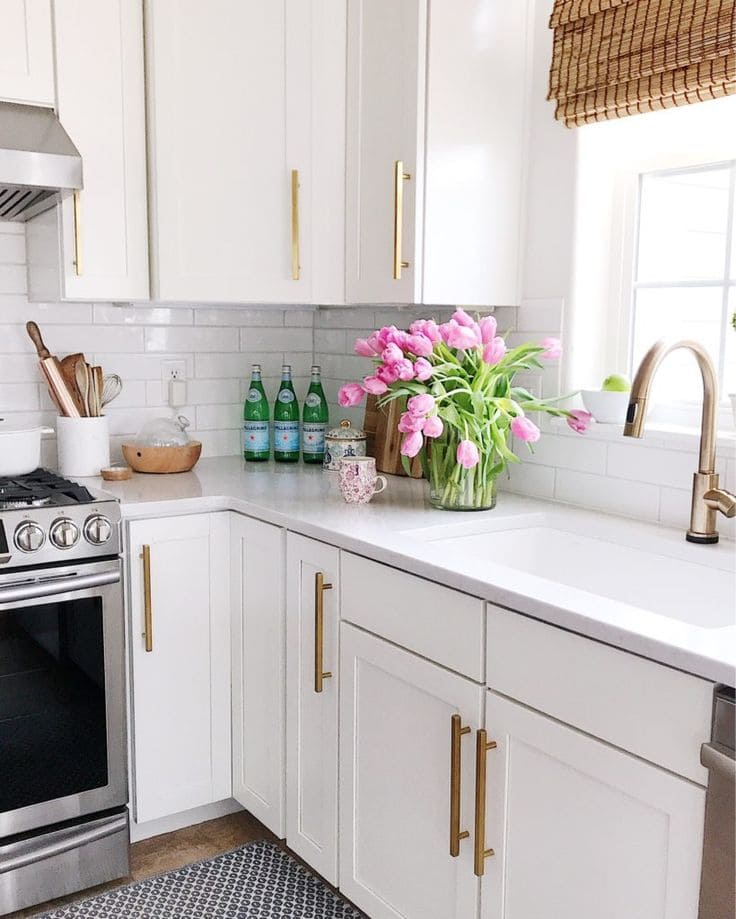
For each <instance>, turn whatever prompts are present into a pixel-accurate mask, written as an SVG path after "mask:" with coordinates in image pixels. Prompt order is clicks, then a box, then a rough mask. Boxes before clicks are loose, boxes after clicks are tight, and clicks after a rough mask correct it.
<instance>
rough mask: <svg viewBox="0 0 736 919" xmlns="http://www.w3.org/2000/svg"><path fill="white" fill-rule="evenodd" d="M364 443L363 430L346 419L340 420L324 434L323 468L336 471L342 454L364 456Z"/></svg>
mask: <svg viewBox="0 0 736 919" xmlns="http://www.w3.org/2000/svg"><path fill="white" fill-rule="evenodd" d="M365 445H366V436H365V431H361V430H360V428H354V427H353V426H352V424H351V423H350V422H349V421H347V420H344V421H341V422H340V426H339V427H337V428H332V429H331V430H330V431H328V432H327V434H326V435H325V461H324V468H325V469H332V470H334V471H336V470H338V469H339V468H340V460H341V459H342V458H343V457H344V456H365Z"/></svg>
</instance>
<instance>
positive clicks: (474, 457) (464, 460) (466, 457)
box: [457, 440, 480, 469]
mask: <svg viewBox="0 0 736 919" xmlns="http://www.w3.org/2000/svg"><path fill="white" fill-rule="evenodd" d="M457 461H458V463H460V465H461V466H463V467H464V468H465V469H472V468H473V466H477V465H478V463H479V462H480V454H479V453H478V448H477V447H476V446H475V444H474V443H473V441H472V440H461V441H460V443H459V444H458V445H457Z"/></svg>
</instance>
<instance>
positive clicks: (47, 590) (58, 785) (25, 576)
mask: <svg viewBox="0 0 736 919" xmlns="http://www.w3.org/2000/svg"><path fill="white" fill-rule="evenodd" d="M126 757H127V754H126V745H125V688H124V621H123V598H122V581H121V562H120V509H119V506H118V503H117V502H116V501H115V500H114V499H112V498H110V497H107V496H105V495H102V494H100V493H95V492H92V491H89V490H88V489H87V488H84V487H82V486H80V485H78V484H76V483H73V482H69V481H66V480H64V479H61V478H59V477H58V476H56V475H54V474H53V473H50V472H46V471H45V470H37V471H36V472H34V473H30V474H29V475H25V476H19V477H18V478H15V479H2V478H0V915H4V914H5V913H8V912H12V911H13V910H17V909H22V908H24V907H27V906H31V905H33V904H34V903H40V902H43V901H45V900H50V899H52V898H54V897H59V896H63V895H65V894H68V893H72V892H74V891H76V890H81V889H83V888H85V887H90V886H92V885H94V884H100V883H102V882H104V881H107V880H112V879H113V878H117V877H122V876H124V875H126V874H127V873H128V815H127V781H126Z"/></svg>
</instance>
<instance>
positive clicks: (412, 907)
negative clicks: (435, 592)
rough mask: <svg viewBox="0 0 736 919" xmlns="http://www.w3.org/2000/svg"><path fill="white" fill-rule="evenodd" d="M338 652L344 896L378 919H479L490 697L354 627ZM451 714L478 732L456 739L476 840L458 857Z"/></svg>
mask: <svg viewBox="0 0 736 919" xmlns="http://www.w3.org/2000/svg"><path fill="white" fill-rule="evenodd" d="M344 589H346V590H347V589H349V586H348V585H345V586H344ZM340 642H341V649H340V674H341V678H340V679H341V686H340V889H341V891H342V892H343V893H344V894H345V896H346V897H349V898H350V899H351V900H352V901H353V902H354V903H355V904H356V905H357V906H358V907H360V908H361V909H363V910H365V912H366V913H367V914H368V915H369V916H370V917H371V919H398V917H402V919H471V917H474V916H476V915H477V909H478V881H477V878H476V877H475V876H474V874H473V856H472V828H473V787H474V773H473V768H474V767H473V763H474V753H473V751H474V737H475V731H476V729H477V728H479V727H480V725H481V724H482V720H481V715H482V704H483V695H484V691H485V690H484V689H483V687H481V686H479V685H478V684H477V683H473V682H472V681H471V680H468V679H465V678H464V677H461V676H458V675H457V674H455V673H451V672H450V671H448V670H445V669H444V668H443V667H440V666H438V665H437V664H432V663H430V662H429V661H426V660H423V659H422V658H419V657H417V656H416V655H414V654H411V653H409V652H407V651H403V650H401V649H399V648H397V647H396V646H395V645H392V644H390V643H389V642H387V641H384V640H383V639H380V638H376V637H374V636H372V635H369V634H367V633H365V632H363V631H361V630H359V629H356V628H354V627H353V626H350V625H347V624H345V623H343V624H342V625H341V637H340ZM454 715H459V716H460V719H461V726H462V727H463V728H465V727H468V728H470V730H469V731H467V732H465V733H464V734H460V735H459V736H457V737H456V739H455V744H456V747H457V748H458V750H459V755H456V757H455V764H456V766H457V765H458V764H459V769H458V770H457V771H456V781H457V782H459V789H460V795H459V810H458V814H459V822H458V824H457V827H458V829H459V830H460V831H461V832H464V831H469V832H470V837H467V838H463V839H462V840H461V841H460V843H459V855H458V856H457V857H452V856H451V855H450V834H451V806H450V798H451V789H452V787H453V782H452V775H451V773H452V769H453V766H452V756H451V752H452V746H453V740H452V736H451V735H452V730H451V729H452V718H453V716H454ZM456 787H457V786H456ZM525 919H531V914H529V916H527V917H525ZM570 919H571V917H570Z"/></svg>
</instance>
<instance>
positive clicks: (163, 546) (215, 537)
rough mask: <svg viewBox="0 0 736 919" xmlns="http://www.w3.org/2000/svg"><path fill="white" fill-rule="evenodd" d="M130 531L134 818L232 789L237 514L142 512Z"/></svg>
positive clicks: (211, 799) (167, 812)
mask: <svg viewBox="0 0 736 919" xmlns="http://www.w3.org/2000/svg"><path fill="white" fill-rule="evenodd" d="M129 534H130V539H129V552H130V555H129V558H130V598H129V600H130V613H131V619H130V621H131V630H130V648H131V657H132V692H131V699H132V709H133V711H132V719H131V723H132V731H133V737H132V744H133V770H134V795H135V819H136V821H137V822H138V823H143V822H144V821H146V820H153V819H155V818H157V817H165V816H168V815H170V814H175V813H178V812H180V811H185V810H188V809H190V808H193V807H198V806H200V805H203V804H210V803H212V802H214V801H220V800H223V799H225V798H229V797H230V794H231V778H230V776H231V755H230V720H231V719H230V615H229V608H228V593H229V591H228V552H227V546H228V519H227V514H202V515H198V516H187V517H168V518H163V519H160V520H140V521H133V522H131V524H130V530H129ZM144 546H148V549H149V552H150V569H149V571H150V577H147V576H146V570H145V561H144V559H143V558H142V556H143V555H144V551H143V550H144ZM147 598H148V602H150V623H151V629H150V631H149V638H150V641H149V648H150V650H147V648H146V639H145V632H146V603H147Z"/></svg>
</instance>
